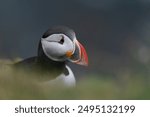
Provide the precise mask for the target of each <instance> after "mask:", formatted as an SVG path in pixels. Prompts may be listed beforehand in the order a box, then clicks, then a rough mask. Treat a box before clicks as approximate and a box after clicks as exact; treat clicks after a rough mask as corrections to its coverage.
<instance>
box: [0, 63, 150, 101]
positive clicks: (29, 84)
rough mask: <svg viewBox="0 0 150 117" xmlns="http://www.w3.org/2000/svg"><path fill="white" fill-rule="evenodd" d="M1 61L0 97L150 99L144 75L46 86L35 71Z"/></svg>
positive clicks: (94, 76) (90, 78) (94, 77)
mask: <svg viewBox="0 0 150 117" xmlns="http://www.w3.org/2000/svg"><path fill="white" fill-rule="evenodd" d="M6 63H12V61H8V60H1V61H0V99H150V93H149V91H150V86H149V82H145V80H144V79H143V78H142V77H143V76H142V75H140V74H139V75H137V74H136V75H134V74H133V75H132V76H130V77H128V78H127V79H121V80H119V81H118V80H116V79H114V78H112V77H111V76H109V77H106V76H100V75H91V76H86V75H85V78H84V79H83V80H80V81H78V83H77V86H76V87H74V88H66V87H62V86H60V85H58V86H47V85H43V84H42V83H40V82H38V81H36V80H35V78H33V77H38V76H37V75H36V74H27V73H24V72H22V71H20V72H16V71H14V70H13V69H12V68H11V67H10V66H9V65H7V64H6Z"/></svg>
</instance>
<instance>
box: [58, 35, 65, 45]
mask: <svg viewBox="0 0 150 117" xmlns="http://www.w3.org/2000/svg"><path fill="white" fill-rule="evenodd" d="M58 43H60V44H63V43H64V36H61V39H60V41H59V42H58Z"/></svg>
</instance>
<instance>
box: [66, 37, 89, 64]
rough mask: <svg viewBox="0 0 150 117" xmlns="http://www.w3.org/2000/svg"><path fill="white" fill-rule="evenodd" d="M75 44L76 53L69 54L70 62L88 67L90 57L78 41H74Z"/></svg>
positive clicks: (67, 54)
mask: <svg viewBox="0 0 150 117" xmlns="http://www.w3.org/2000/svg"><path fill="white" fill-rule="evenodd" d="M74 44H75V51H74V53H73V54H71V52H67V53H66V56H68V58H69V60H70V61H71V62H73V63H76V64H79V65H84V66H88V56H87V52H86V50H85V48H84V47H83V45H82V44H81V43H80V42H79V41H77V40H76V39H75V40H74Z"/></svg>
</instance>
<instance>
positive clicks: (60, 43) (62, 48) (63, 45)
mask: <svg viewBox="0 0 150 117" xmlns="http://www.w3.org/2000/svg"><path fill="white" fill-rule="evenodd" d="M37 50H38V53H37V56H34V57H30V58H27V59H25V60H22V61H19V62H17V63H15V64H14V66H15V68H19V69H23V70H25V71H27V72H34V73H37V74H43V75H45V74H49V75H50V77H48V79H44V80H43V82H44V83H45V84H54V85H56V84H57V83H60V84H62V85H64V86H75V85H76V79H75V76H74V73H73V72H72V70H71V68H70V67H69V66H68V65H67V63H68V62H72V63H76V64H79V65H83V66H88V56H87V52H86V50H85V48H84V46H83V45H82V44H81V43H80V42H79V41H78V40H77V37H76V34H75V32H74V31H73V30H72V29H71V28H69V27H66V26H55V27H52V28H49V29H48V30H47V31H46V32H45V33H44V34H43V36H42V37H41V39H40V41H39V44H38V49H37Z"/></svg>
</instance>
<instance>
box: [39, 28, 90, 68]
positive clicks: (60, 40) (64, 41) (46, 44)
mask: <svg viewBox="0 0 150 117" xmlns="http://www.w3.org/2000/svg"><path fill="white" fill-rule="evenodd" d="M40 45H41V47H40V48H39V49H42V51H43V53H44V54H45V55H46V57H48V58H49V59H51V60H53V61H59V62H61V61H67V60H68V61H71V62H73V63H77V64H80V65H85V66H87V65H88V57H87V53H86V51H85V49H84V47H83V45H82V44H81V43H80V42H79V41H78V40H77V38H76V35H75V32H74V31H73V30H72V29H70V28H68V27H64V26H58V27H53V28H50V29H48V30H47V31H46V32H45V33H44V35H43V36H42V38H41V40H40Z"/></svg>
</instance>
